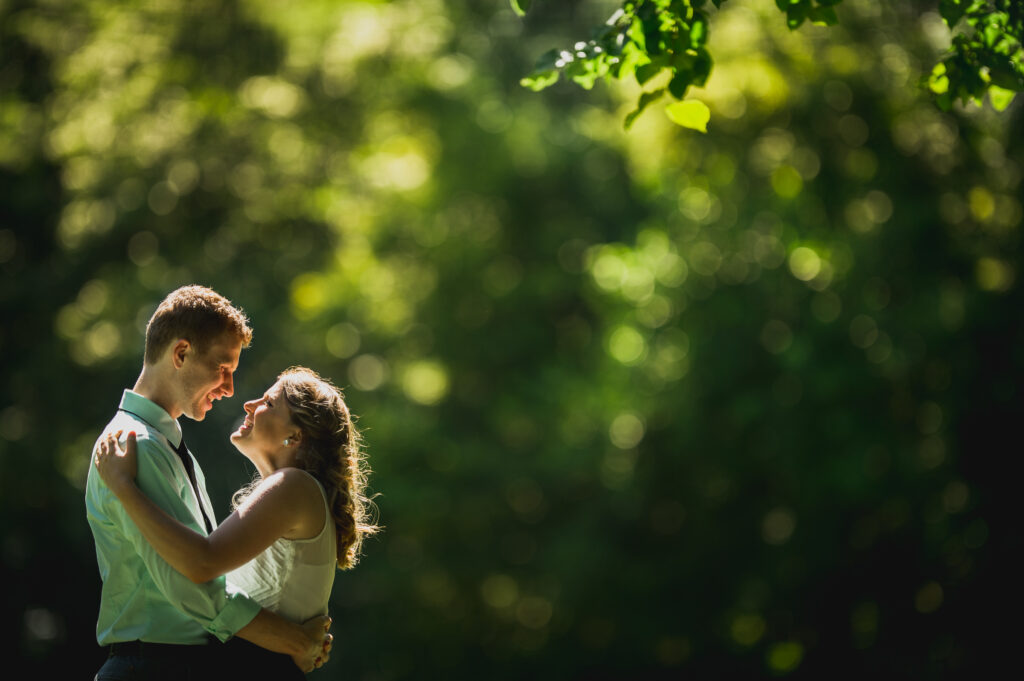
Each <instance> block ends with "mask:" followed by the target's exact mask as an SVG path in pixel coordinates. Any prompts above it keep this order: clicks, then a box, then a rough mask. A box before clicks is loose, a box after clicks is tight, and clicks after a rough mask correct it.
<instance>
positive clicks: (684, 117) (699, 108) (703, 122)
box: [665, 99, 711, 132]
mask: <svg viewBox="0 0 1024 681" xmlns="http://www.w3.org/2000/svg"><path fill="white" fill-rule="evenodd" d="M665 115H667V116H668V117H669V120H671V121H672V122H673V123H675V124H676V125H681V126H683V127H684V128H690V129H692V130H699V131H700V132H707V131H708V121H710V120H711V110H710V109H709V108H708V105H707V104H705V103H704V102H702V101H700V100H699V99H688V100H686V101H685V102H674V103H672V104H669V105H668V106H666V107H665Z"/></svg>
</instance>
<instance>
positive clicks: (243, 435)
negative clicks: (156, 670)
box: [96, 367, 378, 678]
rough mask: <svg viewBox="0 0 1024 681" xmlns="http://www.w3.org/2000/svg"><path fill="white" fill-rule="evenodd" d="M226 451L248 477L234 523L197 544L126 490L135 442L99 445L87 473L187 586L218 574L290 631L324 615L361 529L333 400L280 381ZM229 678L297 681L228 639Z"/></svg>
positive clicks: (278, 661)
mask: <svg viewBox="0 0 1024 681" xmlns="http://www.w3.org/2000/svg"><path fill="white" fill-rule="evenodd" d="M244 409H245V413H246V416H245V420H244V421H243V423H242V425H241V426H240V427H239V428H238V430H237V431H235V432H234V433H233V434H232V435H231V442H232V444H234V445H235V447H236V448H237V449H238V450H239V451H240V452H242V454H244V455H245V456H246V458H248V459H249V460H250V461H252V463H253V464H254V465H255V466H256V470H257V473H258V477H257V478H256V480H254V482H253V483H252V484H250V485H249V486H247V487H245V488H243V489H242V490H240V491H239V492H237V493H236V494H235V497H234V499H233V502H234V503H233V509H234V512H233V513H232V514H231V515H230V516H229V517H228V518H227V519H226V520H225V521H224V522H223V523H222V524H221V525H220V526H219V527H217V529H216V530H214V531H213V533H212V534H210V536H208V537H204V536H202V535H200V534H198V533H196V532H194V531H192V530H191V529H189V528H188V527H186V526H185V525H183V524H181V523H180V522H178V521H177V520H175V519H173V518H172V517H171V516H169V515H168V514H167V513H165V512H164V511H163V510H162V509H161V508H160V507H158V506H157V505H156V504H154V503H153V502H152V501H150V500H149V499H148V498H147V497H146V496H145V495H144V494H142V492H141V491H140V490H139V488H138V487H137V486H136V485H135V475H136V440H135V434H134V433H130V434H129V435H128V440H127V447H126V449H121V447H120V445H119V444H118V442H117V439H116V436H115V435H113V434H109V435H108V436H107V438H106V440H105V441H104V442H102V443H101V444H100V447H99V449H98V451H97V453H96V468H97V471H98V472H99V474H100V476H101V477H102V478H103V481H104V482H105V483H106V484H107V486H108V487H109V488H110V489H111V491H113V492H114V494H116V495H117V497H118V499H120V501H121V503H122V504H123V505H124V507H125V510H126V511H127V512H128V514H129V515H130V516H131V518H132V520H133V521H134V522H135V524H136V525H137V526H138V527H139V530H140V531H141V532H142V534H143V536H144V537H145V538H146V540H147V541H148V542H149V543H150V544H152V545H153V547H154V548H155V549H156V550H157V552H159V554H160V555H161V556H162V557H163V558H164V560H166V561H167V562H168V563H170V564H171V565H172V566H173V567H174V568H175V569H176V570H178V571H179V572H181V573H182V574H183V575H185V576H186V577H188V578H189V579H191V580H192V581H193V582H197V583H200V582H205V581H208V580H210V579H213V578H215V577H217V576H219V575H222V574H227V580H228V582H230V583H231V584H233V585H235V586H238V587H240V588H241V589H243V590H244V591H245V592H246V593H248V594H249V595H250V596H251V597H252V598H253V599H255V600H256V601H258V602H259V603H260V604H261V605H263V607H265V608H267V609H268V610H272V611H274V612H276V613H277V614H279V615H281V616H282V617H286V618H288V619H290V620H292V621H295V622H303V621H305V620H307V619H309V618H310V617H314V616H316V615H323V614H326V613H327V601H328V598H329V597H330V594H331V586H332V584H333V582H334V570H335V566H337V568H339V569H348V568H351V567H353V566H354V565H355V564H356V562H357V561H358V557H359V550H360V548H361V545H362V540H363V538H364V537H366V536H369V535H371V534H374V533H375V532H376V531H377V529H378V528H377V527H376V526H375V525H373V524H372V523H371V522H370V521H369V520H368V518H367V506H368V505H369V503H370V502H369V500H368V499H367V498H366V497H365V494H364V490H365V487H366V476H367V472H368V469H367V466H366V462H365V458H364V455H363V452H362V449H361V447H360V438H359V434H358V432H357V431H356V429H355V427H354V425H353V423H352V418H351V416H350V414H349V411H348V408H347V407H346V406H345V402H344V400H343V399H342V396H341V393H340V392H339V391H338V389H337V388H335V387H334V386H333V385H331V384H330V382H328V381H327V380H325V379H323V378H321V377H320V376H318V375H317V374H316V373H315V372H313V371H312V370H310V369H305V368H302V367H295V368H291V369H288V370H287V371H285V372H284V373H282V374H281V375H280V376H279V377H278V379H277V381H276V382H275V383H274V385H272V386H271V387H270V389H269V390H267V392H266V393H265V394H264V395H263V397H261V398H260V399H258V400H252V401H250V402H246V403H245V405H244ZM228 645H229V646H230V647H231V648H232V649H233V650H231V651H230V652H231V654H230V655H229V656H228V657H229V658H230V664H231V668H232V671H236V672H239V673H244V672H245V670H247V669H248V670H252V671H253V672H258V674H259V676H260V677H263V676H266V675H267V674H272V675H273V677H274V678H286V677H288V676H292V677H296V678H301V677H302V672H301V671H299V669H298V668H297V667H296V666H295V665H294V664H293V663H292V661H291V659H290V658H288V657H287V656H285V655H278V654H276V653H271V652H269V651H266V650H264V649H262V648H259V647H258V646H255V645H252V644H250V643H248V642H246V641H244V640H242V639H237V638H236V639H232V640H231V641H229V643H228Z"/></svg>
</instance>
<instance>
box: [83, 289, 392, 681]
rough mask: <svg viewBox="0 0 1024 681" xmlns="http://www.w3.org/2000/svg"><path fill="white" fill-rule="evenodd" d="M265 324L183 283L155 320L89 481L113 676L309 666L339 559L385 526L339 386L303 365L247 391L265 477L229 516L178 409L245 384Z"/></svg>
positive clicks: (221, 674)
mask: <svg viewBox="0 0 1024 681" xmlns="http://www.w3.org/2000/svg"><path fill="white" fill-rule="evenodd" d="M251 338H252V330H251V329H250V327H249V322H248V320H247V319H246V317H245V315H244V314H243V312H242V311H241V310H239V309H238V308H236V307H234V306H233V305H232V304H231V303H230V301H228V300H227V299H225V298H224V297H223V296H221V295H220V294H218V293H216V292H214V291H212V290H210V289H208V288H204V287H201V286H185V287H182V288H179V289H177V290H176V291H173V292H172V293H171V294H169V295H168V296H167V298H165V299H164V300H163V302H162V303H161V304H160V306H159V307H158V308H157V310H156V312H154V313H153V316H152V318H151V319H150V320H149V324H148V326H147V327H146V347H145V358H144V360H143V366H142V373H141V374H140V376H139V378H138V380H137V381H136V383H135V386H134V388H133V389H132V390H125V391H124V395H123V397H122V398H121V404H120V406H119V407H118V410H117V413H116V415H115V416H114V417H113V419H111V421H110V423H109V424H107V427H106V429H105V430H104V432H103V435H101V436H100V438H99V440H98V441H97V443H96V446H95V448H94V451H93V462H94V465H93V466H90V467H89V478H88V483H87V486H86V492H85V503H86V511H87V515H88V520H89V526H90V528H91V529H92V533H93V538H94V539H95V542H96V559H97V561H98V563H99V569H100V576H101V578H102V580H103V590H102V595H101V599H100V613H99V621H98V622H97V626H96V637H97V640H98V642H99V644H100V645H102V646H107V647H108V649H109V656H108V658H107V660H106V662H105V663H104V665H103V666H102V668H101V669H100V670H99V673H98V674H97V675H96V679H97V681H104V680H109V679H174V680H175V681H186V680H191V679H207V678H209V679H214V678H226V675H228V674H230V675H232V676H235V675H237V676H238V677H239V678H246V677H249V678H270V679H286V678H289V677H294V678H303V673H304V672H308V671H310V670H312V669H314V668H315V667H319V666H320V665H322V664H323V663H324V662H325V661H326V660H327V659H328V657H329V654H330V649H331V641H332V636H331V634H330V633H329V631H328V630H329V629H330V618H329V617H327V601H328V598H329V597H330V593H331V587H332V585H333V582H334V571H335V569H338V568H340V569H346V568H350V567H352V566H353V565H355V563H356V561H357V560H358V556H359V551H360V547H361V544H362V540H363V538H364V537H365V536H367V535H370V534H373V533H374V532H376V530H377V528H376V527H375V526H374V525H373V524H372V523H371V522H370V521H369V520H368V518H367V513H366V507H367V503H368V502H367V499H366V497H365V495H364V488H365V485H366V475H367V472H366V470H367V469H366V465H365V459H364V456H363V453H362V450H361V448H360V441H359V435H358V433H357V432H356V429H355V427H354V424H353V419H352V416H351V415H350V414H349V411H348V407H347V406H346V405H345V402H344V400H343V398H342V395H341V393H340V391H339V390H338V389H337V388H336V387H334V386H333V385H332V384H331V383H330V382H329V381H328V380H326V379H323V378H321V377H320V376H318V375H317V374H316V373H315V372H313V371H311V370H309V369H305V368H291V369H288V370H286V371H284V372H283V373H282V374H281V375H280V376H278V377H277V380H276V381H275V382H274V384H273V385H271V386H270V387H269V388H268V389H267V391H266V392H265V393H264V394H263V395H262V396H260V397H257V398H256V399H253V400H251V401H249V402H246V403H245V404H244V406H243V408H244V410H245V420H244V421H243V423H242V425H241V426H240V427H239V428H238V430H236V431H235V432H234V433H232V434H231V443H232V444H233V445H234V446H235V448H236V449H238V451H240V452H241V453H242V454H243V455H245V456H246V458H248V459H249V460H250V461H251V462H252V463H253V464H254V465H255V467H256V470H257V473H258V477H257V478H256V479H255V481H254V482H253V483H252V484H251V485H249V486H247V487H246V488H244V489H242V490H240V491H239V492H238V493H237V494H236V495H235V498H234V504H233V506H234V512H233V513H232V514H231V515H230V516H229V517H228V518H227V519H226V520H225V521H224V522H223V523H221V524H219V525H218V524H217V521H216V518H215V517H214V514H213V508H212V505H211V503H210V499H209V496H208V494H207V492H206V480H205V477H204V475H203V471H202V469H201V468H200V466H199V463H198V461H196V459H195V458H194V457H193V456H192V453H191V452H190V451H189V450H188V448H187V447H186V445H185V442H184V440H183V439H182V432H181V426H180V425H179V424H178V417H180V416H181V415H182V414H184V415H185V416H188V417H189V418H191V419H193V420H195V421H202V420H203V418H204V417H205V416H206V412H208V411H210V409H212V408H213V404H214V402H215V401H216V400H219V399H221V398H222V397H230V396H231V395H232V394H233V393H234V384H233V380H232V377H233V374H234V372H235V369H237V368H238V360H239V355H240V354H241V351H242V348H244V347H248V345H249V342H250V339H251Z"/></svg>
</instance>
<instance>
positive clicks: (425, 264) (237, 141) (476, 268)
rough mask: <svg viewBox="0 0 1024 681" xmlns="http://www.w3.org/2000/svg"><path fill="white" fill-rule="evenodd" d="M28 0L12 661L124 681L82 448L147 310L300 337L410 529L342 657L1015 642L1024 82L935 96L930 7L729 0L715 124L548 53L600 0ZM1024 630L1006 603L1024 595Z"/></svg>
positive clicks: (820, 671) (954, 653) (280, 340)
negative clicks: (547, 62)
mask: <svg viewBox="0 0 1024 681" xmlns="http://www.w3.org/2000/svg"><path fill="white" fill-rule="evenodd" d="M535 5H536V6H535V7H534V8H533V9H532V10H531V12H530V14H529V15H528V16H527V17H526V18H525V19H523V18H520V17H518V16H516V15H515V14H514V13H513V12H512V10H511V9H510V7H509V5H508V3H507V2H505V1H504V0H500V1H499V0H444V1H442V0H395V1H394V2H383V1H382V2H367V1H360V2H356V1H353V2H346V1H339V0H319V1H318V0H303V1H302V2H295V3H279V2H270V1H268V0H245V1H233V0H194V1H193V2H189V3H180V2H175V1H173V0H147V1H145V2H128V3H125V2H110V1H106V0H36V1H34V2H30V1H27V0H3V1H2V2H0V269H2V272H3V287H2V291H0V300H2V305H3V318H4V323H3V328H2V331H0V351H2V354H3V373H2V385H3V397H2V403H0V456H2V459H0V527H2V531H0V532H2V540H0V556H2V572H0V576H2V583H3V584H4V585H5V593H4V596H3V598H2V603H3V605H2V615H0V616H2V620H3V622H4V629H5V632H6V634H7V635H6V636H5V643H4V648H5V649H9V650H11V651H12V653H13V656H12V657H9V658H8V659H7V663H8V665H9V667H10V668H12V669H13V668H16V667H19V666H21V665H28V667H29V668H30V669H34V670H37V671H42V672H45V674H44V675H45V676H47V677H50V676H52V677H53V678H91V677H92V675H93V674H94V673H95V670H96V669H97V668H98V667H99V665H100V663H101V661H102V659H103V651H101V650H100V649H99V648H98V646H97V644H96V641H95V618H96V612H97V607H98V598H99V576H98V572H97V569H96V564H95V554H94V551H93V546H92V539H91V536H90V534H89V530H88V527H87V524H86V521H85V514H84V508H83V502H82V494H83V481H84V476H85V471H86V467H87V465H88V461H89V459H88V457H89V449H90V446H91V444H92V442H93V440H94V439H95V437H96V436H97V435H98V434H99V429H100V428H101V427H102V426H103V424H104V423H105V422H106V421H107V420H108V419H109V417H110V415H111V414H112V411H113V410H114V409H115V407H116V405H117V402H118V400H119V398H120V395H121V391H122V390H123V389H124V388H126V387H130V386H131V385H132V384H133V383H134V380H135V378H136V376H137V374H138V370H139V367H140V366H141V358H142V337H143V336H142V332H143V329H144V325H145V322H146V320H147V319H148V317H149V315H150V314H151V313H152V311H153V309H154V308H155V306H156V305H157V303H158V302H159V301H160V299H161V298H162V297H163V296H164V295H165V294H166V293H167V292H168V291H170V290H172V289H173V288H175V287H176V286H178V285H181V284H187V283H201V284H205V285H208V286H211V287H213V288H215V289H216V290H218V291H220V292H221V293H223V294H225V295H226V296H228V297H229V298H230V299H231V300H232V301H234V302H235V303H236V304H238V305H239V306H241V307H243V308H244V309H245V310H246V311H247V313H248V314H249V316H250V318H251V321H252V323H253V326H254V328H255V337H254V342H253V345H252V347H251V348H250V349H249V350H247V351H245V352H244V353H243V356H242V362H241V366H240V368H239V370H238V373H237V374H236V396H235V397H234V398H233V399H232V400H227V401H225V402H221V403H219V404H218V405H217V408H216V409H215V410H214V412H213V413H212V414H211V416H210V417H209V418H208V419H207V420H206V421H205V422H203V423H201V424H196V423H193V422H189V421H185V422H184V424H183V427H184V429H185V432H186V435H187V437H188V438H189V442H190V443H191V446H192V448H193V450H195V451H196V452H197V454H198V456H199V458H200V461H201V463H202V465H203V467H204V469H205V471H206V474H207V478H208V479H209V480H210V481H211V484H210V491H211V494H212V496H213V498H214V500H215V503H216V505H217V511H218V515H219V517H221V518H223V517H224V516H225V515H226V513H227V510H228V503H229V497H230V494H231V492H232V491H233V490H234V489H236V488H237V487H239V486H241V485H242V484H244V483H245V482H247V481H248V480H249V478H250V476H251V474H252V469H251V467H250V466H249V464H248V463H247V462H246V461H245V460H244V459H242V458H241V457H240V456H239V455H238V454H237V453H236V452H235V451H234V450H233V449H232V448H231V447H230V445H229V443H228V440H227V434H228V433H229V432H230V431H231V430H232V429H233V428H234V427H235V426H236V425H237V423H238V422H239V421H240V419H241V416H242V408H241V404H242V402H243V400H244V399H248V398H250V397H252V396H255V395H258V394H260V393H261V392H262V391H263V390H264V388H265V387H266V386H267V385H269V384H270V383H271V382H272V381H273V380H274V377H275V376H276V374H277V373H278V372H279V371H280V370H282V369H284V368H285V367H287V366H289V365H292V364H303V365H308V366H310V367H313V368H314V369H316V370H317V371H319V372H321V373H323V374H325V375H327V376H329V377H331V378H333V379H334V381H335V382H336V383H337V384H339V385H340V386H342V387H343V388H344V389H345V392H346V395H347V399H348V401H349V404H350V406H351V408H352V410H353V411H354V412H355V413H356V414H358V415H359V416H360V424H361V426H362V428H363V431H364V434H365V438H366V442H367V445H368V452H369V458H370V461H371V463H372V466H373V469H374V474H373V477H372V480H371V484H372V488H373V490H374V491H376V492H379V493H380V496H379V497H378V498H377V503H378V506H379V510H380V522H381V523H382V524H384V525H385V526H386V531H385V532H384V533H383V534H382V535H381V536H380V537H379V538H375V539H373V540H371V541H369V542H367V544H366V546H365V557H364V559H363V561H362V562H361V564H360V565H359V566H358V567H357V568H356V569H355V570H353V571H350V572H339V573H338V575H337V579H336V581H335V586H334V593H333V596H332V605H331V609H332V614H333V616H334V621H335V624H334V633H335V635H336V637H337V638H336V641H337V643H336V645H335V652H334V655H333V657H332V659H331V661H330V663H329V664H328V666H327V667H326V668H325V669H323V670H321V671H318V672H315V673H314V675H313V676H312V677H311V678H317V679H334V678H338V679H342V678H344V679H368V680H369V679H379V680H390V679H411V678H551V679H598V678H638V679H661V678H680V677H684V676H685V677H687V678H697V679H710V678H754V677H776V676H779V677H788V678H813V679H820V678H837V677H839V678H842V677H854V676H856V677H863V676H865V675H871V676H872V677H874V676H877V675H896V674H899V675H900V676H902V677H904V678H921V679H938V678H953V677H957V678H960V677H963V676H964V675H970V674H972V673H976V672H978V671H979V670H981V669H984V668H987V667H988V666H989V665H992V664H995V663H996V661H999V660H1001V659H1002V658H1003V657H1006V656H1008V655H1009V654H1010V653H1011V652H1012V650H1013V649H1014V647H1015V645H1016V644H1017V643H1018V640H1019V634H1020V627H1019V624H1016V623H1017V622H1019V618H1020V615H1021V610H1020V608H1021V603H1020V583H1019V575H1018V570H1017V567H1016V566H1017V564H1018V563H1017V559H1018V558H1019V555H1018V554H1019V551H1020V548H1021V533H1020V530H1019V528H1018V527H1017V525H1018V521H1017V520H1016V519H1017V518H1019V515H1020V512H1019V509H1018V508H1017V506H1016V504H1015V501H1016V499H1017V498H1018V497H1019V482H1018V481H1017V479H1016V478H1015V477H1014V476H1012V475H1010V473H1009V471H1010V470H1011V467H1012V461H1013V460H1014V459H1016V458H1018V457H1019V455H1020V453H1021V446H1020V444H1019V440H1018V437H1019V429H1018V427H1017V426H1018V424H1019V421H1020V417H1021V409H1020V395H1019V383H1020V379H1021V374H1022V369H1024V333H1022V324H1021V313H1022V310H1024V307H1022V296H1021V286H1020V281H1019V276H1020V265H1021V263H1020V252H1021V238H1020V237H1021V222H1022V207H1021V170H1022V164H1024V136H1022V134H1021V133H1022V121H1021V106H1020V102H1019V101H1018V102H1016V103H1015V104H1014V105H1011V107H1010V108H1009V109H1008V110H1006V111H1004V112H1002V113H995V112H994V111H993V110H992V109H991V108H990V107H988V106H987V105H986V106H984V107H977V106H972V107H969V108H964V107H956V108H954V110H953V111H951V112H949V113H944V112H942V111H940V110H939V109H938V108H937V107H936V106H935V105H934V103H933V102H932V101H931V100H930V99H929V97H928V95H927V93H926V92H924V91H922V88H921V87H920V83H919V80H920V79H921V78H922V76H924V75H926V74H927V73H928V72H929V71H930V69H931V66H932V64H933V63H934V62H935V60H936V59H937V57H938V56H939V55H940V54H941V52H942V50H943V49H945V47H946V46H948V44H949V31H948V29H947V28H946V27H945V26H944V24H943V23H942V21H941V19H940V18H939V16H938V14H937V13H936V8H935V3H934V2H925V1H907V2H901V3H877V2H874V1H873V0H845V2H843V3H842V5H841V6H840V7H839V17H840V24H839V25H838V26H835V27H831V28H822V27H815V26H809V25H808V26H804V27H802V28H801V29H799V30H798V31H795V32H790V31H789V30H788V29H787V28H786V26H785V21H784V17H783V16H782V15H781V14H780V12H779V11H778V9H777V8H776V7H775V4H774V3H772V2H768V1H767V0H764V1H758V0H729V2H728V3H726V4H725V6H724V7H723V8H722V10H721V11H718V12H714V13H713V14H712V25H711V43H710V49H711V53H712V55H713V56H714V58H715V70H714V72H713V74H712V77H711V79H710V81H709V82H708V84H707V87H706V88H704V89H700V90H696V91H694V92H693V93H692V95H691V96H695V97H698V98H700V99H703V100H704V101H706V102H707V103H708V104H709V105H710V107H711V109H712V119H711V123H710V126H709V132H708V133H707V134H706V135H701V134H699V133H696V132H693V131H688V130H684V129H682V128H679V127H677V126H675V125H673V124H672V123H671V122H670V121H669V120H668V119H667V118H666V117H665V116H664V114H663V113H662V112H661V111H660V110H659V109H658V107H652V108H651V109H649V110H648V111H646V112H645V113H644V114H643V115H642V116H641V117H640V118H639V119H638V120H637V122H636V124H635V125H634V126H633V128H632V130H631V131H630V132H629V133H625V132H623V129H622V121H623V119H624V117H625V114H626V113H627V112H628V111H629V110H630V109H631V108H632V106H633V104H634V103H635V101H636V95H637V89H636V88H635V87H632V88H631V87H630V86H628V85H621V84H617V83H615V84H612V85H610V86H609V85H606V84H599V85H598V86H597V87H595V89H594V90H592V91H589V92H586V91H583V90H580V89H579V88H576V87H573V86H571V85H568V84H565V83H562V84H560V85H558V86H555V87H553V88H551V89H549V90H545V91H544V92H542V93H532V92H530V91H528V90H526V89H524V88H522V87H521V86H520V85H519V84H518V81H519V79H520V78H521V77H522V76H523V75H525V74H526V73H528V72H529V71H530V68H531V66H532V64H533V61H534V60H535V59H536V58H537V56H538V55H540V54H541V53H543V52H545V51H546V50H548V49H550V48H552V47H561V46H564V45H571V44H572V43H573V41H575V40H577V39H579V38H581V37H586V35H587V31H588V30H589V29H590V27H592V26H594V25H596V24H598V23H600V22H601V21H603V19H604V18H605V17H606V16H607V14H609V13H610V12H611V10H612V9H613V5H614V3H613V2H609V1H608V0H579V1H574V0H558V1H555V0H549V1H547V2H539V3H535ZM996 615H1002V616H1008V617H1009V618H1010V620H1009V621H1010V622H1013V623H1014V624H1012V625H1007V624H1004V623H1003V621H1004V620H1003V617H1002V616H1000V617H996Z"/></svg>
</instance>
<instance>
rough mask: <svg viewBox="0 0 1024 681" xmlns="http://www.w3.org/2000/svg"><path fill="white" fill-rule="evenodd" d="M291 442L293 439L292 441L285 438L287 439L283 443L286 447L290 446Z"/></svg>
mask: <svg viewBox="0 0 1024 681" xmlns="http://www.w3.org/2000/svg"><path fill="white" fill-rule="evenodd" d="M291 443H292V441H291V440H290V439H289V438H285V439H284V442H283V443H282V444H284V446H285V447H287V446H289V445H290V444H291Z"/></svg>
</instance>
